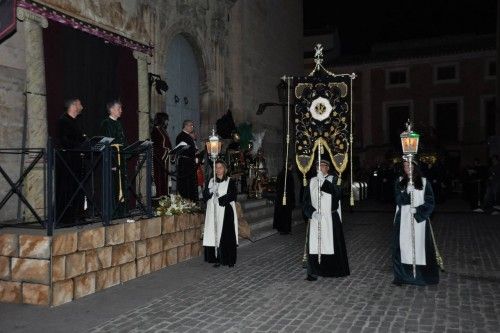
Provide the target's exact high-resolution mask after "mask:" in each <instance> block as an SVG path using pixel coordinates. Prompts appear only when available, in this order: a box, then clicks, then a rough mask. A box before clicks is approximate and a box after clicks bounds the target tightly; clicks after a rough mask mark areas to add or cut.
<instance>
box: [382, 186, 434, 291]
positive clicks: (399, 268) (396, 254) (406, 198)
mask: <svg viewBox="0 0 500 333" xmlns="http://www.w3.org/2000/svg"><path fill="white" fill-rule="evenodd" d="M395 199H396V205H398V206H399V210H398V213H397V214H396V216H395V218H394V229H393V230H394V231H393V232H394V233H393V238H392V263H393V264H392V267H393V271H394V282H395V283H405V284H415V285H420V286H425V285H428V284H437V283H439V266H438V264H437V260H436V251H435V249H434V243H433V241H432V234H431V230H430V225H429V224H428V223H430V220H429V218H430V215H431V213H432V211H433V209H434V194H433V193H432V186H431V185H430V184H429V182H428V181H427V182H426V185H425V193H424V204H423V205H421V206H419V207H416V209H417V212H416V213H415V214H414V216H415V221H416V222H417V223H427V225H426V228H425V261H426V263H427V265H417V266H416V273H417V274H416V277H415V278H414V277H413V265H407V264H403V263H401V250H400V245H399V231H400V227H401V205H409V204H410V195H409V194H408V193H406V188H405V189H404V191H401V186H400V184H399V181H398V182H396V187H395Z"/></svg>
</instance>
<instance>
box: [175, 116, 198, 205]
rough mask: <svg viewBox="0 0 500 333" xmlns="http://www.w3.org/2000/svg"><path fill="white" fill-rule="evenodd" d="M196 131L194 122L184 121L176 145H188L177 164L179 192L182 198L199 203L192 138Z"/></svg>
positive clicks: (194, 150)
mask: <svg viewBox="0 0 500 333" xmlns="http://www.w3.org/2000/svg"><path fill="white" fill-rule="evenodd" d="M193 130H194V124H193V121H192V120H184V122H183V124H182V131H181V132H180V133H179V135H177V138H176V139H175V144H176V145H178V144H179V143H181V142H184V143H185V144H187V149H185V150H183V151H182V152H181V153H179V155H178V164H177V192H179V194H180V196H181V197H183V198H185V199H189V200H191V201H194V202H196V201H198V186H197V181H196V168H197V166H196V150H197V149H196V143H195V141H194V139H193V137H192V136H191V133H192V132H193Z"/></svg>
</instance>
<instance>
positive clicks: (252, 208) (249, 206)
mask: <svg viewBox="0 0 500 333" xmlns="http://www.w3.org/2000/svg"><path fill="white" fill-rule="evenodd" d="M238 202H239V203H240V205H241V208H242V211H243V217H244V218H245V219H246V220H247V222H248V225H249V226H250V230H251V240H248V239H243V238H241V237H240V239H239V243H240V246H244V245H246V244H250V243H252V242H256V241H259V240H261V239H264V238H267V237H269V236H272V235H274V234H276V233H277V232H278V231H277V230H276V229H273V217H274V203H273V202H272V201H271V200H269V199H248V198H247V197H246V195H243V194H239V195H238ZM301 223H303V220H302V214H301V210H300V208H297V209H295V210H294V211H293V213H292V227H293V226H294V225H298V224H301Z"/></svg>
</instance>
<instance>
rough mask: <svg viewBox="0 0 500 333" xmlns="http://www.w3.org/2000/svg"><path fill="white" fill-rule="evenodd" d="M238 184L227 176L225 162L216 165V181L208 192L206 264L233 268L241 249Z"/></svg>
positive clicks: (218, 162) (205, 192) (204, 244)
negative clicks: (239, 242)
mask: <svg viewBox="0 0 500 333" xmlns="http://www.w3.org/2000/svg"><path fill="white" fill-rule="evenodd" d="M236 197H237V189H236V182H235V181H234V180H233V179H231V178H230V177H228V176H227V166H226V163H225V162H224V161H222V160H218V161H217V162H215V182H214V178H212V179H211V180H210V181H209V183H208V186H207V187H206V188H205V190H204V198H205V200H207V210H206V215H205V227H204V232H203V246H204V252H205V261H207V262H209V263H213V264H214V267H219V266H220V265H225V266H229V267H233V266H234V264H235V263H236V248H237V246H238V216H237V214H236V204H235V202H236Z"/></svg>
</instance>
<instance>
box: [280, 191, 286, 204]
mask: <svg viewBox="0 0 500 333" xmlns="http://www.w3.org/2000/svg"><path fill="white" fill-rule="evenodd" d="M281 204H282V206H286V192H284V193H283V202H282V203H281Z"/></svg>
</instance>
